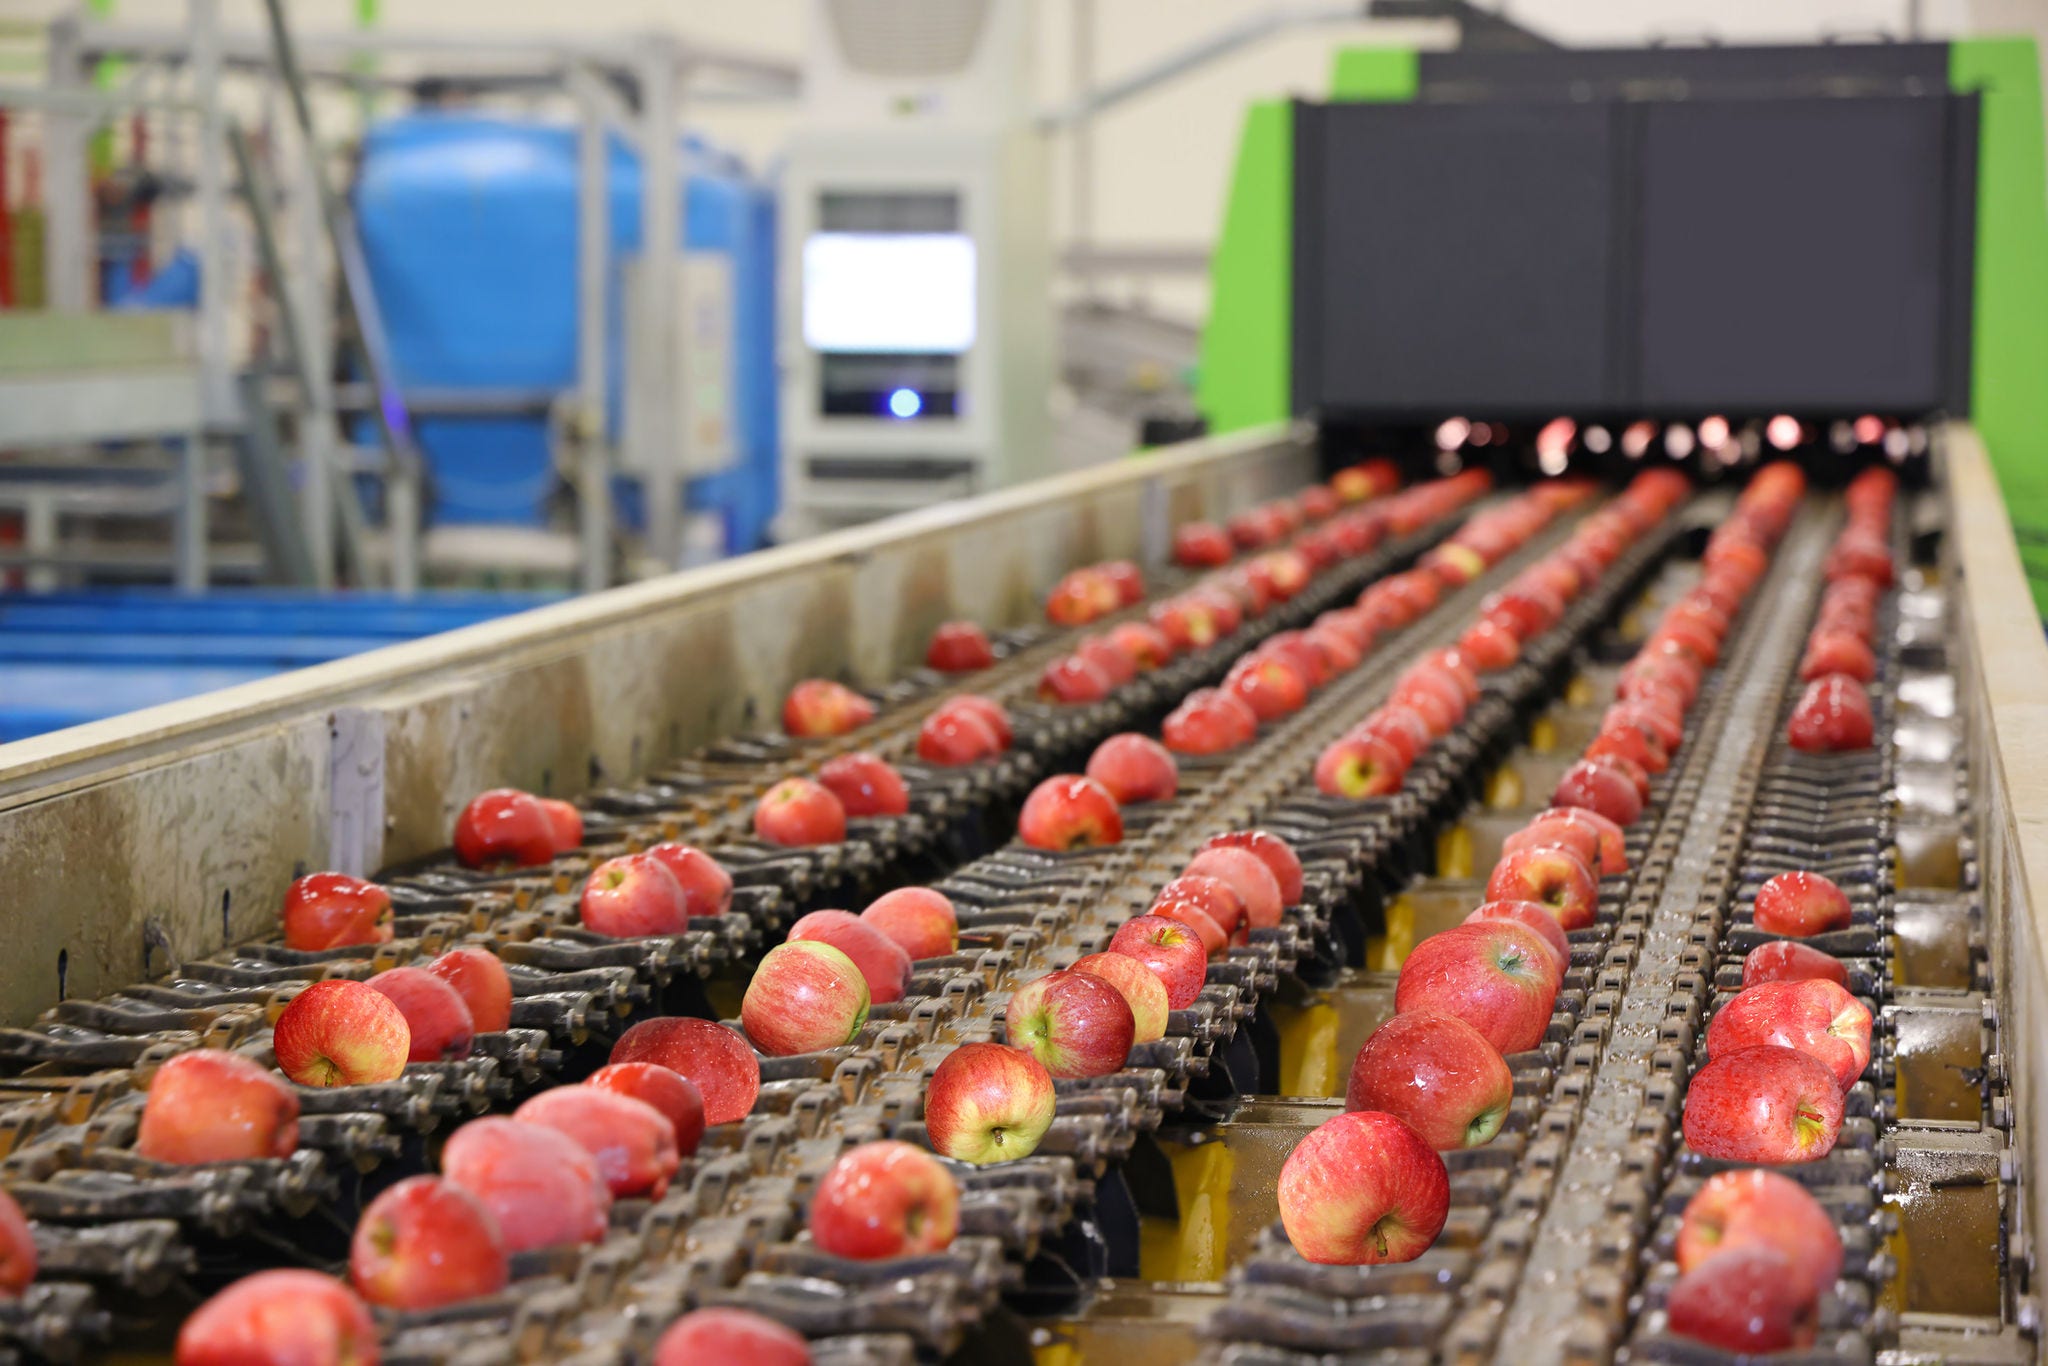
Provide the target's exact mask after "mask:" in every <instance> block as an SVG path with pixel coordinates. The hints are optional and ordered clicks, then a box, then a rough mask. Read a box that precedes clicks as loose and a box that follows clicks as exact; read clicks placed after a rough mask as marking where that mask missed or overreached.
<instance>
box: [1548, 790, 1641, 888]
mask: <svg viewBox="0 0 2048 1366" xmlns="http://www.w3.org/2000/svg"><path fill="white" fill-rule="evenodd" d="M1552 821H1564V822H1566V823H1567V824H1570V825H1584V826H1589V827H1591V828H1592V830H1593V833H1594V834H1595V835H1597V836H1599V839H1600V858H1599V862H1598V865H1597V867H1596V871H1597V872H1598V873H1599V874H1600V875H1601V876H1602V877H1606V876H1608V875H1609V874H1612V873H1625V872H1627V871H1628V837H1627V836H1626V835H1625V834H1624V833H1623V832H1622V828H1621V827H1620V826H1618V825H1616V824H1615V823H1614V822H1613V821H1611V820H1609V819H1607V817H1605V816H1603V815H1601V814H1600V813H1599V812H1598V811H1593V810H1589V809H1588V808H1586V807H1583V806H1549V807H1545V808H1544V809H1543V810H1541V811H1538V812H1537V813H1536V814H1535V815H1533V816H1531V817H1530V818H1529V824H1530V825H1531V826H1535V825H1547V824H1549V823H1550V822H1552Z"/></svg>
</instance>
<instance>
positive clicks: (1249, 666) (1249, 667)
mask: <svg viewBox="0 0 2048 1366" xmlns="http://www.w3.org/2000/svg"><path fill="white" fill-rule="evenodd" d="M1223 687H1224V690H1225V691H1226V692H1230V693H1233V694H1235V695H1236V696H1238V697H1240V698H1242V699H1243V700H1244V703H1245V705H1246V706H1248V707H1250V708H1251V709H1252V714H1253V715H1254V716H1256V717H1258V718H1259V720H1261V721H1277V720H1279V719H1280V718H1281V717H1283V716H1287V715H1290V714H1291V713H1294V712H1297V711H1300V710H1301V708H1302V706H1303V705H1304V704H1305V703H1306V702H1307V701H1308V690H1309V680H1308V678H1307V677H1306V676H1304V675H1303V673H1302V672H1301V669H1300V668H1299V667H1298V666H1296V665H1295V664H1294V663H1292V662H1291V661H1289V660H1286V659H1283V658H1281V657H1280V656H1278V655H1253V656H1251V657H1250V658H1248V659H1244V660H1241V661H1239V662H1238V663H1237V664H1236V665H1235V666H1233V667H1232V669H1231V670H1230V672H1229V673H1228V674H1227V675H1225V677H1224V679H1223Z"/></svg>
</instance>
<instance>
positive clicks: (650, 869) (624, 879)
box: [577, 854, 690, 939]
mask: <svg viewBox="0 0 2048 1366" xmlns="http://www.w3.org/2000/svg"><path fill="white" fill-rule="evenodd" d="M577 913H578V915H579V917H580V918H581V920H582V922H583V928H584V929H586V930H589V931H590V932H591V933H593V934H602V935H609V936H610V937H611V938H614V939H637V938H640V937H643V936H646V935H656V934H681V933H682V932H683V931H684V930H685V929H687V928H689V924H690V910H689V903H688V902H687V901H686V900H685V899H684V897H683V885H682V884H681V883H680V882H677V881H676V875H675V874H674V873H671V872H670V871H669V870H668V865H667V864H666V863H663V862H662V861H661V860H660V859H658V858H655V857H653V856H652V855H649V854H625V855H622V856H620V857H619V858H613V859H606V860H605V861H604V862H603V863H600V864H598V865H597V867H595V868H593V869H591V871H590V876H589V877H588V878H586V879H584V882H583V897H582V899H581V900H580V901H579V902H578V903H577Z"/></svg>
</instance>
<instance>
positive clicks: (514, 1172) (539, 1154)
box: [441, 1116, 612, 1252]
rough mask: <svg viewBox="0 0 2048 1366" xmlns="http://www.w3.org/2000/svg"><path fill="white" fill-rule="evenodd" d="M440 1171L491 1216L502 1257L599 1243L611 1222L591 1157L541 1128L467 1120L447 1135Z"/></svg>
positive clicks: (606, 1194)
mask: <svg viewBox="0 0 2048 1366" xmlns="http://www.w3.org/2000/svg"><path fill="white" fill-rule="evenodd" d="M441 1174H442V1175H443V1176H444V1177H446V1178H447V1179H448V1180H449V1181H450V1182H451V1183H453V1184H454V1185H457V1186H460V1187H461V1188H462V1189H463V1190H466V1191H468V1192H469V1193H470V1194H471V1195H473V1196H475V1197H476V1198H477V1201H478V1203H480V1204H481V1205H483V1207H484V1208H485V1209H487V1210H489V1211H490V1212H491V1217H492V1218H494V1219H495V1220H496V1221H497V1224H498V1233H499V1235H500V1236H501V1237H502V1238H503V1239H504V1240H505V1250H506V1251H507V1252H526V1251H528V1250H530V1249H532V1248H537V1247H554V1246H556V1245H558V1244H561V1243H594V1242H597V1241H598V1240H600V1239H602V1238H603V1237H604V1231H605V1225H606V1221H607V1220H608V1219H609V1218H610V1217H611V1208H612V1193H611V1189H610V1188H609V1187H608V1186H606V1185H605V1181H604V1177H603V1175H602V1174H601V1173H600V1172H599V1171H598V1167H597V1159H596V1158H594V1157H592V1156H591V1155H590V1154H589V1152H587V1151H586V1150H585V1149H584V1147H583V1145H582V1144H580V1143H578V1142H577V1141H576V1140H575V1139H573V1138H570V1137H569V1136H568V1135H567V1134H565V1133H563V1132H562V1131H561V1130H559V1129H554V1128H550V1127H549V1126H547V1125H544V1124H528V1123H525V1122H524V1121H521V1120H517V1119H502V1118H499V1117H496V1116H486V1117H484V1118H483V1119H473V1120H471V1121H469V1123H467V1124H465V1125H463V1126H462V1127H461V1128H459V1129H457V1130H456V1131H455V1132H454V1133H453V1134H450V1135H449V1136H448V1143H447V1146H446V1147H444V1148H443V1149H442V1150H441Z"/></svg>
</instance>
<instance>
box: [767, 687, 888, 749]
mask: <svg viewBox="0 0 2048 1366" xmlns="http://www.w3.org/2000/svg"><path fill="white" fill-rule="evenodd" d="M874 719H875V704H874V703H872V702H870V701H868V699H867V698H865V697H862V696H861V695H860V694H859V693H857V692H855V691H854V690H853V689H851V688H849V687H847V686H846V685H845V684H844V683H837V682H834V681H833V680H832V679H829V678H806V679H804V680H803V681H802V682H800V683H798V684H797V685H796V686H795V687H793V688H791V689H790V690H789V696H788V697H786V698H784V699H783V702H782V729H783V731H784V732H785V733H786V734H789V735H793V736H796V737H798V738H799V739H807V738H814V737H817V736H825V735H844V734H846V733H847V732H848V731H850V730H854V729H856V728H857V727H860V726H864V725H866V724H867V723H868V722H870V721H872V720H874Z"/></svg>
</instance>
